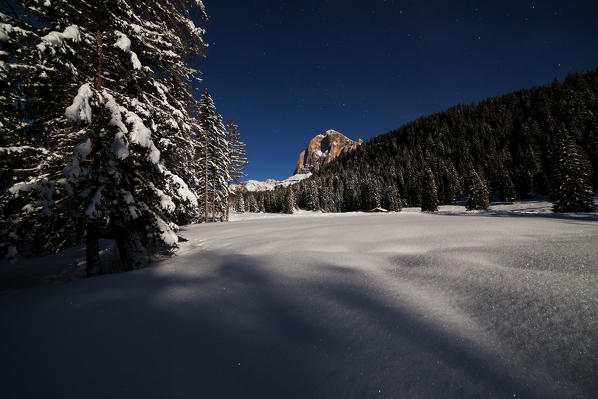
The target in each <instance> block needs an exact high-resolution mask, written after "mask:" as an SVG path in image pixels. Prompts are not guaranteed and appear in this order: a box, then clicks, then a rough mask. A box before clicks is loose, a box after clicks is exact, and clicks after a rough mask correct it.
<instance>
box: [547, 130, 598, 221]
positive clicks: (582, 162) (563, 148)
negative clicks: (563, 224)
mask: <svg viewBox="0 0 598 399" xmlns="http://www.w3.org/2000/svg"><path fill="white" fill-rule="evenodd" d="M553 159H554V174H553V180H552V202H553V210H554V211H555V212H594V211H595V210H596V207H595V205H594V192H593V191H592V185H591V183H590V170H591V169H590V168H591V166H590V163H589V161H588V160H587V158H586V157H585V154H584V153H583V150H582V149H581V148H579V146H578V145H577V144H576V143H575V141H574V140H573V138H572V137H571V135H570V134H569V132H568V131H567V129H566V128H565V126H561V127H560V129H559V130H558V131H557V133H556V136H555V142H554V152H553Z"/></svg>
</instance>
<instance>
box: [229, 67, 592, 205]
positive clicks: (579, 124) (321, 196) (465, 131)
mask: <svg viewBox="0 0 598 399" xmlns="http://www.w3.org/2000/svg"><path fill="white" fill-rule="evenodd" d="M557 136H560V137H563V140H564V141H563V140H560V141H559V140H557V139H556V137H557ZM569 139H571V140H569ZM567 140H569V141H568V143H571V146H569V147H568V148H573V147H575V148H574V149H571V150H570V151H573V152H575V154H574V156H573V158H572V159H575V160H576V162H579V164H576V165H573V166H571V167H569V168H568V169H572V168H573V169H575V168H578V169H579V170H580V172H579V173H580V175H584V176H587V179H590V180H589V181H588V184H591V185H592V186H593V188H596V187H597V186H598V173H597V172H598V69H597V70H595V71H591V72H584V73H579V74H575V75H569V76H568V77H567V78H566V79H565V81H564V82H563V83H561V82H559V81H558V80H556V79H555V80H554V82H553V83H552V85H550V86H545V87H536V88H532V89H529V90H521V91H518V92H515V93H512V94H508V95H505V96H501V97H495V98H490V99H487V100H485V101H483V102H481V103H479V104H471V105H458V106H455V107H452V108H450V109H448V110H447V111H445V112H440V113H435V114H432V115H429V116H426V117H422V118H419V119H417V120H415V121H413V122H410V123H408V124H406V125H404V126H402V127H400V128H399V129H397V130H393V131H391V132H389V133H386V134H383V135H380V136H378V137H375V138H373V139H371V140H370V141H369V142H367V143H364V144H363V145H362V146H360V147H358V148H357V149H356V150H355V151H352V152H350V153H347V154H344V155H342V156H341V157H339V158H337V159H336V160H334V161H333V162H331V163H330V164H328V165H326V166H325V167H323V168H321V169H320V171H319V172H318V173H316V174H314V175H313V176H312V177H311V178H309V179H306V180H304V181H302V182H301V183H299V184H297V185H294V186H290V187H288V188H278V189H277V190H274V191H271V192H262V193H246V194H245V195H244V198H243V200H241V201H237V208H238V209H239V210H247V211H265V212H281V211H286V212H290V211H291V210H292V209H293V208H294V207H295V206H298V207H301V208H305V209H309V210H323V211H326V212H341V211H354V210H359V209H372V208H375V207H383V208H386V209H389V210H400V208H401V207H402V206H420V205H421V204H422V194H423V195H424V196H425V187H424V186H425V179H424V176H425V175H426V170H427V169H428V168H429V169H430V170H431V171H432V175H433V178H434V182H435V185H436V189H437V196H438V201H439V203H441V204H449V203H452V202H455V201H456V200H459V199H461V198H463V197H464V196H465V195H466V194H467V190H468V188H469V186H470V185H471V182H472V180H473V179H474V176H479V177H481V179H482V180H483V181H484V182H485V184H486V186H487V188H488V193H489V195H490V196H492V197H494V198H495V199H499V200H502V201H506V202H511V201H513V200H514V199H515V198H520V199H524V198H530V197H533V196H535V195H538V194H540V195H549V194H551V193H552V192H554V191H555V190H554V189H553V187H552V186H554V185H555V183H554V181H555V180H554V178H555V176H556V175H557V174H559V173H556V171H555V150H556V151H559V150H558V149H556V143H557V142H567ZM572 146H573V147H572ZM569 158H571V157H569ZM556 163H557V164H558V161H557V162H556ZM560 175H562V173H560ZM559 181H560V180H559ZM240 202H241V203H240Z"/></svg>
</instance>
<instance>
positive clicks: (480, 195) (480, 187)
mask: <svg viewBox="0 0 598 399" xmlns="http://www.w3.org/2000/svg"><path fill="white" fill-rule="evenodd" d="M469 180H470V181H469V188H468V190H467V202H466V203H465V209H467V210H468V211H473V210H483V209H488V208H490V198H489V193H488V187H487V186H486V183H484V181H483V180H482V178H481V177H480V176H479V175H478V174H477V173H476V171H475V170H472V171H471V172H470V177H469Z"/></svg>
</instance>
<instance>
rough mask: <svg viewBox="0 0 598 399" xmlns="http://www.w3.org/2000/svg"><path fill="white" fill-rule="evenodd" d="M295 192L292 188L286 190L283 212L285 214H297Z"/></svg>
mask: <svg viewBox="0 0 598 399" xmlns="http://www.w3.org/2000/svg"><path fill="white" fill-rule="evenodd" d="M295 207H296V205H295V192H294V191H293V189H292V188H291V187H289V188H287V189H286V195H285V199H284V208H283V210H282V211H283V212H284V213H293V212H295Z"/></svg>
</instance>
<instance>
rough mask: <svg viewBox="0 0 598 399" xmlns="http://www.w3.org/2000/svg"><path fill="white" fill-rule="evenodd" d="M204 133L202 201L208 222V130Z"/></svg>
mask: <svg viewBox="0 0 598 399" xmlns="http://www.w3.org/2000/svg"><path fill="white" fill-rule="evenodd" d="M205 135H206V145H205V147H206V148H205V154H204V158H205V163H204V178H205V181H204V183H205V193H204V201H205V217H206V223H208V213H209V207H210V197H209V191H208V153H209V151H208V132H205Z"/></svg>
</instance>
